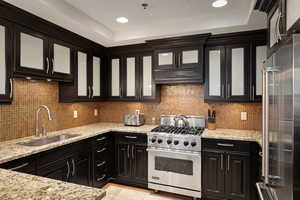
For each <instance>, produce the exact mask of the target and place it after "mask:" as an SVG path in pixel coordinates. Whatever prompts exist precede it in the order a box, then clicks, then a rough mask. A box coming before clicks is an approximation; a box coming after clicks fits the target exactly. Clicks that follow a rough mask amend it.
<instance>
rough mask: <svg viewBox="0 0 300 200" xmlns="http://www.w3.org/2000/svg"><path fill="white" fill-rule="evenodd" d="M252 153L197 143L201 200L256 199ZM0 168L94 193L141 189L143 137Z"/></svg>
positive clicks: (115, 137) (109, 137)
mask: <svg viewBox="0 0 300 200" xmlns="http://www.w3.org/2000/svg"><path fill="white" fill-rule="evenodd" d="M258 151H259V146H258V145H257V143H255V142H246V141H235V140H219V139H206V138H203V139H202V166H201V168H202V195H203V196H202V197H203V198H202V199H203V200H223V199H226V200H257V199H258V197H257V192H256V188H255V183H256V182H257V181H258V179H259V173H258V171H259V170H258V165H259V156H258ZM0 168H5V169H11V170H15V171H19V172H24V173H29V174H35V175H39V176H43V177H48V178H52V179H56V180H61V181H66V182H72V183H76V184H81V185H87V186H93V187H97V188H101V187H102V186H104V185H105V184H107V183H108V182H113V183H119V184H124V185H129V186H135V187H142V188H147V186H148V153H147V135H146V134H138V133H106V134H102V135H99V136H96V137H93V138H90V139H86V140H83V141H80V142H77V143H73V144H69V145H66V146H63V147H59V148H56V149H53V150H49V151H46V152H42V153H39V154H37V155H33V156H30V157H26V158H22V159H19V160H15V161H11V162H8V163H5V164H2V165H0ZM199 170H200V169H199Z"/></svg>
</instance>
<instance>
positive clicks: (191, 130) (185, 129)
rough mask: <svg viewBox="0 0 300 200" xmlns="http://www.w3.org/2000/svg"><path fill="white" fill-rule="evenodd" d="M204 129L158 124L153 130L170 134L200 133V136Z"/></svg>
mask: <svg viewBox="0 0 300 200" xmlns="http://www.w3.org/2000/svg"><path fill="white" fill-rule="evenodd" d="M203 131H204V128H203V127H175V126H164V125H161V126H158V127H155V128H154V129H152V130H151V132H161V133H169V134H181V135H198V136H200V135H201V134H202V133H203Z"/></svg>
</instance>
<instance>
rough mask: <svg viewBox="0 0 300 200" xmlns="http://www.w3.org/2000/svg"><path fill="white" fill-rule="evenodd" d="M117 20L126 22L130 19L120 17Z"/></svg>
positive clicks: (122, 22)
mask: <svg viewBox="0 0 300 200" xmlns="http://www.w3.org/2000/svg"><path fill="white" fill-rule="evenodd" d="M116 20H117V22H118V23H121V24H125V23H127V22H128V19H127V18H126V17H118V18H117V19H116Z"/></svg>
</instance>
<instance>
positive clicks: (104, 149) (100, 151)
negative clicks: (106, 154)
mask: <svg viewBox="0 0 300 200" xmlns="http://www.w3.org/2000/svg"><path fill="white" fill-rule="evenodd" d="M103 151H106V148H103V149H101V150H99V151H97V153H102V152H103Z"/></svg>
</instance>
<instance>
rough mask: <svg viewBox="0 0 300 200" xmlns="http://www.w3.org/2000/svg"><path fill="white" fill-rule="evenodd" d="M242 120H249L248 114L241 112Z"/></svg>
mask: <svg viewBox="0 0 300 200" xmlns="http://www.w3.org/2000/svg"><path fill="white" fill-rule="evenodd" d="M241 120H243V121H245V120H247V112H241Z"/></svg>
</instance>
